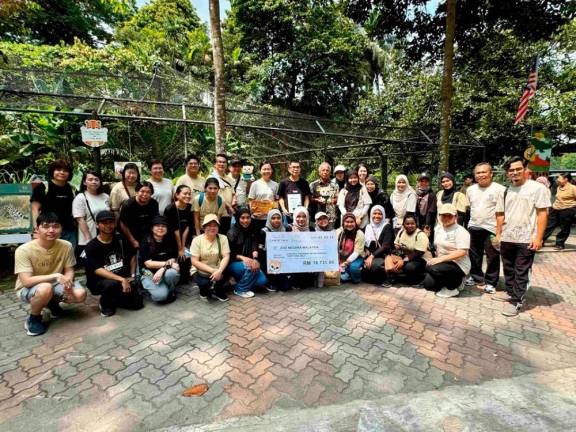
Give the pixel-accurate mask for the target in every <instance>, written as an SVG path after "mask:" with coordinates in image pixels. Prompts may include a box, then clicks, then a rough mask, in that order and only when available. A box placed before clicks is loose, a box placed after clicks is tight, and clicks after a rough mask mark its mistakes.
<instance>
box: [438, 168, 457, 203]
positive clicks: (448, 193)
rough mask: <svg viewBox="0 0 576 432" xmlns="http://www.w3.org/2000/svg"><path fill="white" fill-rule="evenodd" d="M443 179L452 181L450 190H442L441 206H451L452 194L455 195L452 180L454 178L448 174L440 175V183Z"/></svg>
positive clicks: (453, 181) (454, 182)
mask: <svg viewBox="0 0 576 432" xmlns="http://www.w3.org/2000/svg"><path fill="white" fill-rule="evenodd" d="M445 178H447V179H450V180H452V187H451V188H450V189H443V191H444V192H443V193H442V204H452V201H453V200H454V194H455V193H456V181H455V180H454V176H453V175H452V174H450V173H449V172H445V173H443V174H442V177H440V182H442V180H443V179H445Z"/></svg>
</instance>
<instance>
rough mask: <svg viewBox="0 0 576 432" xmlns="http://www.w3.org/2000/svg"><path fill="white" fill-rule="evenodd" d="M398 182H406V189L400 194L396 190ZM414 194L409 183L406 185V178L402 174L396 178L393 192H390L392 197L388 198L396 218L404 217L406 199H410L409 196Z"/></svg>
mask: <svg viewBox="0 0 576 432" xmlns="http://www.w3.org/2000/svg"><path fill="white" fill-rule="evenodd" d="M400 180H404V181H405V182H406V189H404V192H400V191H399V190H398V182H399V181H400ZM415 193H416V192H414V189H412V187H411V186H410V183H408V177H406V176H405V175H404V174H400V175H399V176H396V182H395V186H394V191H393V192H392V195H391V197H390V198H391V201H392V207H393V208H394V212H395V213H396V216H399V217H404V215H405V214H406V205H407V203H408V198H410V195H412V194H415Z"/></svg>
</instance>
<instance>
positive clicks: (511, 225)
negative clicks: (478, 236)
mask: <svg viewBox="0 0 576 432" xmlns="http://www.w3.org/2000/svg"><path fill="white" fill-rule="evenodd" d="M546 190H547V189H546V186H544V185H543V184H540V183H538V182H536V181H534V180H526V182H525V183H524V184H523V185H522V186H510V187H509V188H508V191H507V192H506V194H505V195H506V203H504V194H502V195H500V197H499V199H498V203H497V204H496V212H497V213H504V227H503V228H502V237H501V238H500V240H501V241H503V242H509V243H526V244H527V243H530V242H531V241H532V237H533V236H535V235H536V230H537V226H536V210H537V209H545V208H548V207H550V199H549V198H548V194H547V193H546Z"/></svg>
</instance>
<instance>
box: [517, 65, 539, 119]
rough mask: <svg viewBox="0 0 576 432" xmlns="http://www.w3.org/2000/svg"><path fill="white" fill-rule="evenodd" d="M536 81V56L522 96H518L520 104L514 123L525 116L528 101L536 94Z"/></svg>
mask: <svg viewBox="0 0 576 432" xmlns="http://www.w3.org/2000/svg"><path fill="white" fill-rule="evenodd" d="M537 83H538V57H536V61H535V62H534V65H533V66H532V68H531V69H530V73H529V74H528V83H526V87H524V92H523V93H522V97H521V98H520V106H519V107H518V112H517V113H516V119H515V120H514V125H517V124H518V123H520V122H521V121H522V120H523V119H524V117H525V116H526V112H527V111H528V102H530V99H532V97H533V96H534V95H535V94H536V85H537Z"/></svg>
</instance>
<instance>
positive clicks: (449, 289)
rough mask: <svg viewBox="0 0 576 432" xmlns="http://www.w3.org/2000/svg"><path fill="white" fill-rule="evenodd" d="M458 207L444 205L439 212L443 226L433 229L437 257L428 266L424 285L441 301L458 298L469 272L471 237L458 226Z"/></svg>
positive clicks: (430, 260)
mask: <svg viewBox="0 0 576 432" xmlns="http://www.w3.org/2000/svg"><path fill="white" fill-rule="evenodd" d="M457 213H458V211H457V210H456V207H455V206H454V205H453V204H442V205H441V206H440V209H439V210H438V214H439V216H440V222H441V223H440V224H438V225H436V228H435V229H434V246H435V247H436V257H435V258H432V259H429V260H428V262H427V263H426V276H425V277H424V281H423V282H422V284H423V285H424V288H426V289H427V290H430V291H436V292H437V293H436V295H437V296H438V297H444V298H448V297H455V296H457V295H458V294H460V291H459V289H458V288H459V287H460V285H462V280H463V278H464V276H465V275H466V274H468V273H469V272H470V258H469V257H468V250H469V249H470V233H468V231H466V229H465V228H464V227H462V226H460V225H458V223H457V219H456V218H457Z"/></svg>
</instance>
